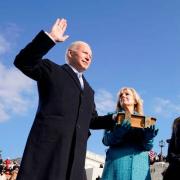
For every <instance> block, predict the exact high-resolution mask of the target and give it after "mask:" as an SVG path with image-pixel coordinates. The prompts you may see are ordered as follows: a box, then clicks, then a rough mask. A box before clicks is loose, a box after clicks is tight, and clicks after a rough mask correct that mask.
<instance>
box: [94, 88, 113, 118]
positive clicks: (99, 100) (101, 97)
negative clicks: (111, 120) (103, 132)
mask: <svg viewBox="0 0 180 180" xmlns="http://www.w3.org/2000/svg"><path fill="white" fill-rule="evenodd" d="M95 102H96V107H97V111H98V113H99V114H101V115H104V114H107V113H108V112H113V111H115V104H116V103H115V101H114V100H113V95H112V94H111V93H110V92H108V91H106V90H104V89H100V90H98V91H97V92H96V94H95Z"/></svg>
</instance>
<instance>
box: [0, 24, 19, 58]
mask: <svg viewBox="0 0 180 180" xmlns="http://www.w3.org/2000/svg"><path fill="white" fill-rule="evenodd" d="M21 31H22V30H21V29H20V28H18V27H17V25H16V24H13V23H8V24H6V25H3V26H0V55H3V54H5V53H7V52H8V51H10V50H11V48H12V46H13V45H14V44H15V42H16V41H15V40H16V38H17V37H18V36H19V34H20V32H21Z"/></svg>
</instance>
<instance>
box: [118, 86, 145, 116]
mask: <svg viewBox="0 0 180 180" xmlns="http://www.w3.org/2000/svg"><path fill="white" fill-rule="evenodd" d="M125 90H130V91H131V92H132V94H133V96H134V100H135V104H134V111H136V112H137V113H138V114H139V115H143V114H144V113H143V100H142V99H141V97H140V96H139V94H138V93H137V92H136V90H135V89H134V88H131V87H123V88H121V89H120V90H119V92H118V93H117V98H118V100H117V105H116V111H117V112H119V111H122V110H123V107H122V106H121V103H120V95H121V93H122V92H123V91H125Z"/></svg>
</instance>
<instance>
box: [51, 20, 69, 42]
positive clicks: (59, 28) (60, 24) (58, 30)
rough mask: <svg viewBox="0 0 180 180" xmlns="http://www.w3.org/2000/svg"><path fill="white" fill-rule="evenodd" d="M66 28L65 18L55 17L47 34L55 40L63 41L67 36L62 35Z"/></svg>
mask: <svg viewBox="0 0 180 180" xmlns="http://www.w3.org/2000/svg"><path fill="white" fill-rule="evenodd" d="M66 28H67V21H66V19H59V18H58V19H57V20H56V22H55V23H54V25H53V26H52V29H51V32H50V33H49V35H50V36H51V37H52V38H53V40H54V41H55V42H63V41H65V40H66V39H67V38H68V37H69V36H68V35H64V33H65V31H66Z"/></svg>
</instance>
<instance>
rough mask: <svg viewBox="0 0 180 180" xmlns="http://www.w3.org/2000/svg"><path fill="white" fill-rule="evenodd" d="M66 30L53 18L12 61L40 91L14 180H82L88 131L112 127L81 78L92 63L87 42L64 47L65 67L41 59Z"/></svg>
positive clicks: (108, 116)
mask: <svg viewBox="0 0 180 180" xmlns="http://www.w3.org/2000/svg"><path fill="white" fill-rule="evenodd" d="M66 27H67V21H66V20H65V19H57V20H56V22H55V24H54V25H53V26H52V29H51V31H50V33H47V32H44V31H40V32H39V33H38V35H37V36H36V37H35V38H34V39H33V40H32V42H31V43H29V44H28V45H27V46H26V47H25V48H24V49H22V50H21V51H20V53H19V54H18V55H17V56H16V58H15V61H14V64H15V66H16V67H17V68H18V69H20V70H21V71H22V72H23V73H24V74H25V75H27V76H28V77H30V78H32V79H34V80H35V81H37V87H38V93H39V104H38V109H37V113H36V116H35V120H34V122H33V125H32V128H31V131H30V133H29V136H28V139H27V143H26V147H25V150H24V154H23V158H22V162H21V166H20V170H19V174H18V177H17V180H85V179H86V175H85V170H84V165H85V156H86V146H87V139H88V136H89V133H90V132H89V129H90V128H91V129H108V128H111V127H112V126H113V124H114V121H113V120H112V116H111V115H107V116H98V115H97V112H96V108H95V103H94V91H93V89H92V88H91V87H90V85H89V84H88V82H87V81H86V79H85V78H84V76H83V75H82V72H84V71H85V70H86V69H87V68H88V67H89V65H90V63H91V59H92V52H91V48H90V46H89V45H88V44H87V43H85V42H82V41H77V42H74V43H72V44H71V45H70V46H69V48H68V49H67V52H66V59H67V64H64V65H58V64H56V63H54V62H52V61H50V60H49V59H42V57H43V56H44V55H45V54H46V53H47V52H48V51H49V50H50V49H51V48H52V47H53V46H54V45H55V44H56V43H57V42H63V41H65V40H66V39H67V38H68V36H67V35H64V33H65V30H66ZM77 74H78V75H77Z"/></svg>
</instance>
